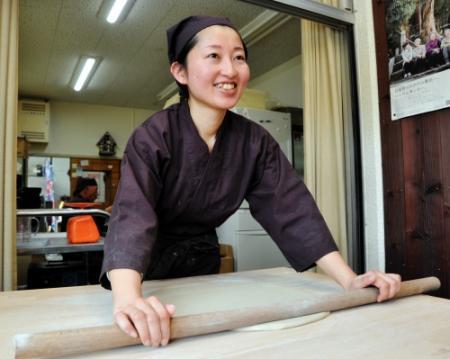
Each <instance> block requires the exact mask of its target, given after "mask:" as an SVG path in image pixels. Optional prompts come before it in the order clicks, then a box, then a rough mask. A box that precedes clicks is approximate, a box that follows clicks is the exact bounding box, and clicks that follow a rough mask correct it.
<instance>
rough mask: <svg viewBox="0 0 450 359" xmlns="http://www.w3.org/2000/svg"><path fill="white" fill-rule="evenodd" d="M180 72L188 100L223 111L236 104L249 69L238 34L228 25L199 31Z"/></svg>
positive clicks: (191, 102)
mask: <svg viewBox="0 0 450 359" xmlns="http://www.w3.org/2000/svg"><path fill="white" fill-rule="evenodd" d="M196 36H197V40H198V41H197V43H196V44H195V46H194V47H193V48H192V49H191V51H190V52H189V53H188V55H187V60H186V66H185V67H182V70H181V72H180V75H181V81H180V80H179V79H178V78H177V80H178V82H180V83H182V84H184V85H187V87H188V89H189V103H190V105H191V106H192V105H193V104H194V105H201V106H206V107H209V108H213V109H220V110H226V109H229V108H232V107H234V106H235V105H236V103H237V102H238V101H239V98H240V97H241V95H242V93H243V92H244V89H245V87H246V86H247V83H248V80H249V78H250V70H249V67H248V65H247V61H246V58H245V51H244V47H243V44H242V41H241V39H240V37H239V35H238V34H237V33H236V31H234V30H233V29H232V28H230V27H227V26H219V25H214V26H210V27H207V28H206V29H204V30H202V31H200V32H199V33H198V34H197V35H196Z"/></svg>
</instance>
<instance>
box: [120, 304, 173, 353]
mask: <svg viewBox="0 0 450 359" xmlns="http://www.w3.org/2000/svg"><path fill="white" fill-rule="evenodd" d="M174 314H175V306H174V305H172V304H163V303H161V301H160V300H159V299H158V298H157V297H155V296H150V297H148V298H142V297H138V298H136V299H135V300H134V301H133V302H132V303H129V304H127V305H125V306H123V307H119V308H117V309H115V310H114V321H115V322H116V324H117V325H118V326H119V328H120V329H122V330H123V331H124V332H125V333H126V334H128V335H129V336H131V337H133V338H137V337H138V336H139V338H140V339H141V341H142V344H144V345H147V346H149V345H151V346H154V347H157V346H159V345H163V346H165V345H167V344H168V343H169V340H170V319H171V317H172V316H173V315H174Z"/></svg>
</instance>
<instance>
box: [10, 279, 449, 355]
mask: <svg viewBox="0 0 450 359" xmlns="http://www.w3.org/2000/svg"><path fill="white" fill-rule="evenodd" d="M439 287H440V282H439V279H437V278H436V277H427V278H422V279H415V280H410V281H405V282H402V284H401V288H400V291H399V292H398V293H397V295H396V296H395V298H401V297H406V296H410V295H414V294H420V293H424V292H427V291H432V290H436V289H438V288H439ZM377 296H378V289H376V288H364V289H357V290H352V291H345V292H342V293H333V294H332V295H318V296H312V297H311V298H309V299H302V300H299V301H298V302H295V303H292V304H290V305H285V304H283V305H282V306H279V305H267V306H259V307H255V308H243V309H235V310H227V311H220V312H215V313H205V314H194V315H186V316H180V317H175V318H173V319H172V321H171V339H176V338H184V337H190V336H196V335H202V334H210V333H217V332H222V331H226V330H231V329H236V328H241V327H246V326H250V325H255V324H260V323H266V322H272V321H275V320H282V319H288V318H294V317H299V316H302V315H308V314H314V313H320V312H325V311H336V310H340V309H345V308H351V307H356V306H360V305H364V304H369V303H374V302H376V298H377ZM139 343H140V340H139V339H135V338H131V337H129V336H128V335H126V334H124V333H123V332H122V331H121V330H120V329H119V328H118V327H116V326H115V325H107V326H101V327H91V328H79V329H71V330H61V331H52V332H45V333H34V334H19V335H16V336H15V345H16V358H55V357H62V356H67V355H75V354H83V353H90V352H95V351H99V350H105V349H113V348H119V347H124V346H129V345H136V344H139Z"/></svg>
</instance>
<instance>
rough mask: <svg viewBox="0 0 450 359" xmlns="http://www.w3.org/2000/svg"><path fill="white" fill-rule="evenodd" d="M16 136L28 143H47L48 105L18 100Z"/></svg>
mask: <svg viewBox="0 0 450 359" xmlns="http://www.w3.org/2000/svg"><path fill="white" fill-rule="evenodd" d="M17 118H18V134H19V135H21V136H25V137H26V138H27V140H28V141H29V142H41V143H47V142H48V135H49V128H50V103H49V102H45V101H36V100H19V111H18V117H17Z"/></svg>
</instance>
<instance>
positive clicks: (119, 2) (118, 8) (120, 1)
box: [106, 0, 128, 24]
mask: <svg viewBox="0 0 450 359" xmlns="http://www.w3.org/2000/svg"><path fill="white" fill-rule="evenodd" d="M127 1H128V0H116V1H115V2H114V4H113V6H112V8H111V10H109V14H108V16H107V17H106V21H108V22H109V23H110V24H114V23H115V22H116V21H117V19H118V18H119V16H120V13H121V12H122V11H123V8H124V7H125V5H126V4H127Z"/></svg>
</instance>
